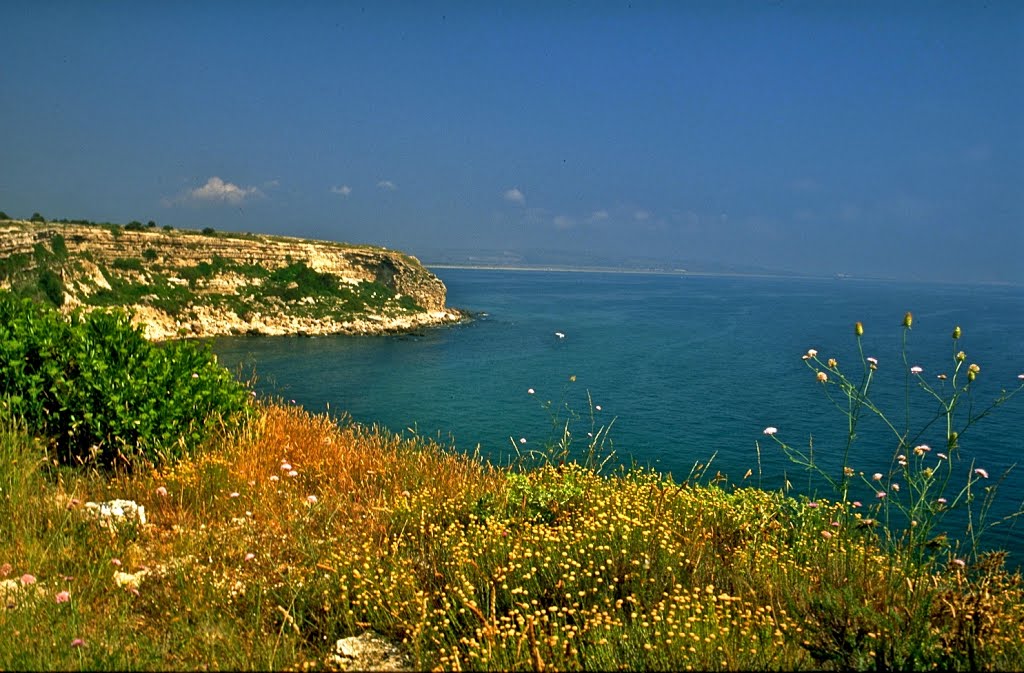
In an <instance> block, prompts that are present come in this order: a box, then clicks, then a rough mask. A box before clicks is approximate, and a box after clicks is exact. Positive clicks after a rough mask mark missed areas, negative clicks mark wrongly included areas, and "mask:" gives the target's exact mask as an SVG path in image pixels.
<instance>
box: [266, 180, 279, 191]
mask: <svg viewBox="0 0 1024 673" xmlns="http://www.w3.org/2000/svg"><path fill="white" fill-rule="evenodd" d="M280 186H281V181H280V180H267V181H266V182H264V183H263V188H264V189H274V188H276V187H280Z"/></svg>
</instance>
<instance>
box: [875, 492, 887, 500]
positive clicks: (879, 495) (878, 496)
mask: <svg viewBox="0 0 1024 673" xmlns="http://www.w3.org/2000/svg"><path fill="white" fill-rule="evenodd" d="M875 497H876V498H878V499H879V500H882V499H884V498H885V491H879V492H878V493H875Z"/></svg>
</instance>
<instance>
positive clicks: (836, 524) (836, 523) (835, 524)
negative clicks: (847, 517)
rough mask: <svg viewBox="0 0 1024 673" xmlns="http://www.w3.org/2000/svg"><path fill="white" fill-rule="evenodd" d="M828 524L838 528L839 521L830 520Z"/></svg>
mask: <svg viewBox="0 0 1024 673" xmlns="http://www.w3.org/2000/svg"><path fill="white" fill-rule="evenodd" d="M829 525H830V526H832V527H833V528H839V522H838V521H833V522H832V523H831V524H829Z"/></svg>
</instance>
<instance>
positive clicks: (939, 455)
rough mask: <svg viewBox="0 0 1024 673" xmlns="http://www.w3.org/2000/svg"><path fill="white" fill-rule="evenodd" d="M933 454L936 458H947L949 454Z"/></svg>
mask: <svg viewBox="0 0 1024 673" xmlns="http://www.w3.org/2000/svg"><path fill="white" fill-rule="evenodd" d="M935 456H936V458H941V459H942V460H946V459H947V458H949V456H947V455H946V454H944V453H936V454H935Z"/></svg>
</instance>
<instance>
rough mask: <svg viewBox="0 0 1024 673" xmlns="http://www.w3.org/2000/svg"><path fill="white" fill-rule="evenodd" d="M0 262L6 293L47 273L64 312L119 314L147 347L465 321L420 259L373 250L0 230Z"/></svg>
mask: <svg viewBox="0 0 1024 673" xmlns="http://www.w3.org/2000/svg"><path fill="white" fill-rule="evenodd" d="M0 260H7V271H8V273H7V278H6V280H5V279H4V277H3V274H0V282H3V283H4V284H5V285H6V286H8V287H12V288H15V289H16V288H17V287H18V284H19V283H21V284H22V285H24V284H25V283H26V282H29V281H26V280H25V279H26V278H30V277H32V276H31V274H32V272H36V274H37V276H38V274H39V273H43V270H44V268H45V269H50V270H53V271H54V272H55V273H56V274H58V275H59V278H60V285H61V290H62V291H63V293H64V294H63V305H64V307H65V308H66V309H68V310H70V309H72V308H74V307H76V306H83V305H84V306H86V307H90V306H97V305H110V304H113V303H116V304H119V305H123V306H125V307H126V308H129V309H130V310H132V311H134V312H135V314H136V320H137V322H139V323H140V324H142V325H143V327H144V328H145V330H146V333H147V336H150V337H152V338H167V337H170V336H178V335H180V336H213V335H222V334H245V333H255V334H296V333H303V334H328V333H380V332H389V331H401V330H408V329H413V328H416V327H420V326H425V325H434V324H442V323H448V322H455V321H458V320H461V319H463V318H464V315H463V314H462V313H461V312H459V311H458V310H455V309H450V308H448V307H446V306H445V300H446V288H445V286H444V284H443V283H442V282H441V280H440V279H439V278H437V277H436V276H435V275H434V274H432V273H430V272H429V271H428V270H427V269H426V268H424V267H423V266H422V265H421V264H420V263H419V261H418V260H417V259H415V258H414V257H411V256H408V255H405V254H402V253H400V252H396V251H392V250H386V249H383V248H374V247H369V246H353V245H346V244H341V243H332V242H327V241H309V240H303V239H298V238H289V237H283V236H265V235H254V234H225V233H213V234H210V235H203V234H200V233H197V232H186V231H177V230H168V231H164V230H162V229H142V230H141V231H140V230H135V231H132V230H126V229H125V228H123V227H113V226H99V225H73V224H57V223H29V222H24V221H4V222H0ZM19 279H20V280H19ZM52 284H53V283H52V282H51V285H52ZM118 298H120V299H121V301H114V300H117V299H118ZM58 303H60V302H58Z"/></svg>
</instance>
